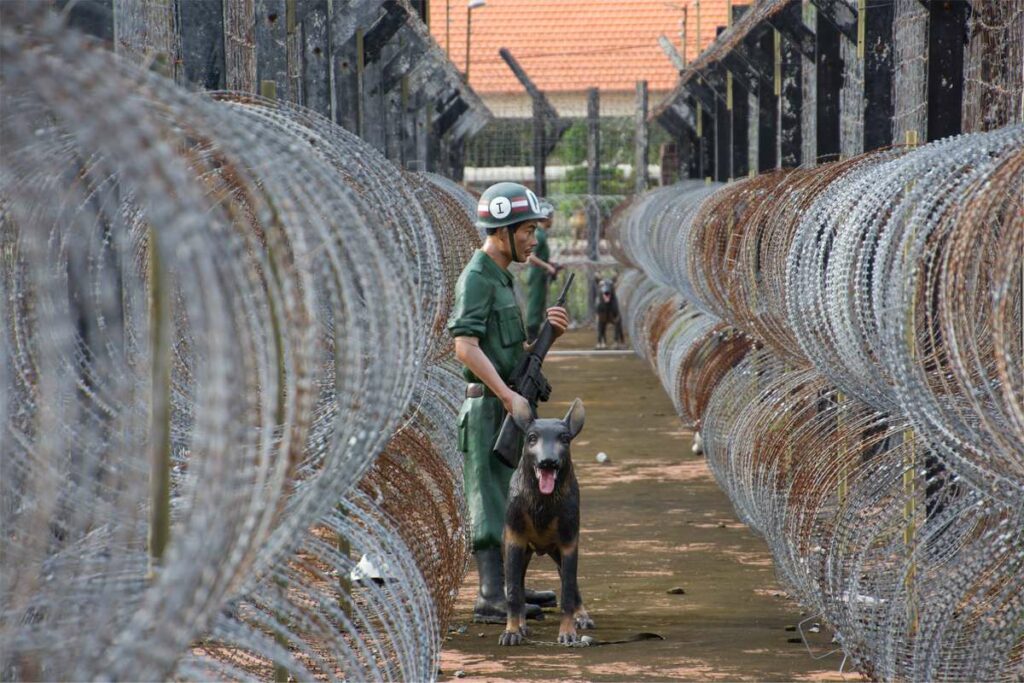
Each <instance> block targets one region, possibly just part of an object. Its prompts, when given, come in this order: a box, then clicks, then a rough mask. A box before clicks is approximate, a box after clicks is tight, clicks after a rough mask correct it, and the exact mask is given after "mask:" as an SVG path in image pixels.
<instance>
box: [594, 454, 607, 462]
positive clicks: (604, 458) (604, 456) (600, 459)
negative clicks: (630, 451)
mask: <svg viewBox="0 0 1024 683" xmlns="http://www.w3.org/2000/svg"><path fill="white" fill-rule="evenodd" d="M594 459H595V460H597V461H598V462H599V463H601V464H602V465H603V464H604V463H606V462H608V454H607V453H605V452H604V451H601V452H600V453H598V454H597V457H596V458H594Z"/></svg>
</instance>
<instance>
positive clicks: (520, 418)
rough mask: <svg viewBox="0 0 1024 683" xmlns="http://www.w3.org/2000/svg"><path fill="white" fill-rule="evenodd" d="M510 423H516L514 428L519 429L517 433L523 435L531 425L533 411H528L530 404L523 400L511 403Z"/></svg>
mask: <svg viewBox="0 0 1024 683" xmlns="http://www.w3.org/2000/svg"><path fill="white" fill-rule="evenodd" d="M512 421H513V422H515V423H516V427H519V431H521V432H523V433H524V434H525V433H526V430H528V429H529V428H530V425H531V424H533V411H532V410H530V404H529V403H527V402H526V401H525V400H517V401H513V402H512Z"/></svg>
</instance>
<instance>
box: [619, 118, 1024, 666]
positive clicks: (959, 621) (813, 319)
mask: <svg viewBox="0 0 1024 683" xmlns="http://www.w3.org/2000/svg"><path fill="white" fill-rule="evenodd" d="M673 194H674V197H675V203H673V200H672V199H671V197H672V195H673ZM1022 202H1024V127H1022V126H1010V127H1006V128H1002V129H999V130H996V131H991V132H989V133H984V134H972V135H965V136H959V137H955V138H950V139H946V140H943V141H940V142H936V143H932V144H929V145H927V146H924V147H921V148H917V149H908V148H900V149H893V150H886V151H880V152H875V153H871V154H867V155H863V156H860V157H856V158H853V159H850V160H847V161H843V162H837V163H834V164H829V165H825V166H821V167H818V168H816V169H797V170H794V171H788V172H778V173H772V174H766V175H763V176H758V177H755V178H752V179H749V180H744V181H741V182H737V183H734V184H730V185H726V186H719V187H717V188H713V189H712V191H711V192H710V193H702V191H701V189H700V186H699V185H697V184H694V183H682V184H680V185H679V186H676V187H674V188H664V189H661V190H656V191H654V192H651V193H649V194H648V195H645V196H644V197H641V198H638V199H637V200H635V201H634V203H633V205H632V209H631V213H629V214H627V215H624V216H623V217H622V218H621V220H620V221H619V223H618V225H617V226H616V229H615V230H614V231H613V234H614V235H615V239H616V240H617V244H616V246H615V248H616V249H619V250H620V251H621V252H622V253H623V254H624V255H625V257H626V258H627V260H628V263H630V264H632V265H635V266H637V267H638V268H639V269H640V270H642V271H643V272H640V270H638V271H630V272H628V273H627V274H626V275H624V276H623V278H622V280H621V283H620V287H619V295H620V300H621V302H622V307H623V311H624V317H625V321H626V324H627V326H628V327H629V329H630V330H631V333H632V338H633V341H634V346H635V348H636V349H637V352H638V353H639V354H640V355H642V356H644V357H645V358H647V359H648V360H649V361H650V362H651V363H652V366H653V367H654V368H655V370H656V371H657V372H658V374H659V376H660V377H661V380H662V383H663V385H664V386H665V387H666V389H667V390H668V391H669V394H670V395H672V396H673V400H674V401H675V403H676V407H677V410H678V411H679V413H680V415H681V417H682V418H683V419H684V421H685V422H687V423H689V424H691V425H694V426H697V427H699V429H700V432H701V436H702V438H703V444H704V451H705V453H706V454H707V457H708V463H709V465H710V466H711V469H712V471H713V473H714V474H715V477H716V479H717V480H718V481H719V483H720V484H721V486H722V487H723V489H724V490H725V491H726V492H727V493H728V494H729V496H730V498H731V499H732V500H733V502H734V504H735V506H736V509H737V512H738V514H739V515H740V516H741V518H742V519H743V520H744V521H745V522H746V523H748V524H749V525H750V526H751V527H752V528H754V529H755V530H757V531H758V532H759V533H761V534H762V535H764V537H765V539H766V541H767V542H768V544H769V547H770V548H771V550H772V553H773V556H774V558H775V564H776V567H777V570H778V572H779V575H780V577H781V578H782V579H783V580H784V581H785V583H786V584H787V585H788V586H789V587H790V588H791V590H792V591H793V593H794V595H795V596H796V597H797V598H798V599H799V600H800V601H801V602H802V603H803V604H804V605H806V606H808V608H809V609H811V610H812V611H813V612H814V613H815V614H819V615H820V616H821V618H822V619H823V620H825V621H827V622H828V623H829V624H830V625H831V626H832V628H833V629H835V631H836V634H837V638H838V640H839V643H840V645H841V646H842V648H843V650H844V651H845V652H846V654H847V655H848V656H849V657H851V659H852V660H853V662H854V663H855V664H856V666H857V667H858V668H859V669H860V670H861V671H862V672H864V673H866V674H868V675H869V676H872V677H875V678H881V679H887V680H892V679H914V680H918V679H928V680H930V679H944V680H951V679H952V680H964V679H980V680H995V679H1004V680H1012V679H1016V678H1019V677H1020V676H1021V675H1024V628H1022V627H1021V623H1022V621H1021V619H1022V618H1024V599H1022V598H1021V595H1022V592H1024V583H1022V582H1024V579H1022V578H1021V577H1022V576H1024V574H1022V571H1021V570H1022V569H1024V514H1022V510H1021V508H1020V500H1021V495H1022V493H1024V469H1022V461H1021V453H1022V452H1024V450H1022V449H1021V439H1022V438H1024V428H1022V427H1024V423H1022V422H1021V421H1020V419H1019V416H1020V414H1021V413H1020V410H1021V408H1020V407H1021V403H1022V401H1024V387H1022V386H1021V382H1022V380H1021V377H1022V376H1024V375H1022V367H1021V360H1020V359H1021V344H1022V343H1024V324H1022V306H1024V300H1022V290H1021V288H1022V286H1024V282H1022V279H1021V274H1022V268H1024V204H1022ZM668 216H677V217H679V218H678V219H676V221H675V223H674V224H672V225H671V226H668V223H669V221H668V219H667V218H668ZM680 296H682V298H683V300H684V301H685V303H683V304H682V305H680V299H679V297H680ZM666 317H668V320H667V321H666V320H665V318H666ZM716 329H717V330H719V332H718V335H717V336H716V335H715V334H712V333H711V332H710V331H711V330H716Z"/></svg>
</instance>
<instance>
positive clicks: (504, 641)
mask: <svg viewBox="0 0 1024 683" xmlns="http://www.w3.org/2000/svg"><path fill="white" fill-rule="evenodd" d="M522 644H523V633H522V632H521V631H504V632H502V634H501V635H500V636H498V645H522Z"/></svg>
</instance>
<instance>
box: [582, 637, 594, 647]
mask: <svg viewBox="0 0 1024 683" xmlns="http://www.w3.org/2000/svg"><path fill="white" fill-rule="evenodd" d="M580 642H581V643H583V644H584V645H593V643H594V636H583V637H582V638H580Z"/></svg>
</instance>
